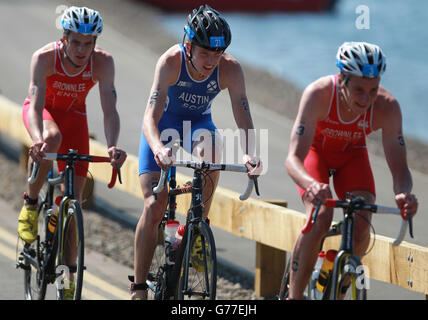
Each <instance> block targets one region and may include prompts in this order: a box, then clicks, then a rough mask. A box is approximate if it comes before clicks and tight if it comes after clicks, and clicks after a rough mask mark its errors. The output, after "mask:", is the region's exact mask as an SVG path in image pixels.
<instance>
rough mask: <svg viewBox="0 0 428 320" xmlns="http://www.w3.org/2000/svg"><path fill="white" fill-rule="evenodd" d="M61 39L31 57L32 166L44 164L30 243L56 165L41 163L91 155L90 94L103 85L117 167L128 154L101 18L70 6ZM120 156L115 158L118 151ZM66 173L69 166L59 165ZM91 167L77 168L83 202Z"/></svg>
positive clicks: (32, 189)
mask: <svg viewBox="0 0 428 320" xmlns="http://www.w3.org/2000/svg"><path fill="white" fill-rule="evenodd" d="M62 26H63V29H64V34H63V38H62V39H61V41H58V42H52V43H49V44H47V45H45V46H43V47H42V48H40V49H39V50H37V51H36V52H34V54H33V56H32V59H31V77H30V86H29V96H28V97H27V98H26V99H25V102H24V106H23V112H22V116H23V121H24V125H25V127H26V129H27V131H28V133H29V134H30V136H31V139H32V140H33V144H32V145H31V146H30V162H31V161H41V162H40V169H39V174H38V178H37V180H36V182H35V183H34V184H31V185H28V187H27V192H26V194H25V202H24V206H23V208H22V210H21V213H20V215H19V223H18V234H19V236H20V237H21V238H22V239H23V240H24V241H25V242H27V243H32V242H33V241H34V240H35V239H36V238H37V233H38V226H37V198H38V193H39V191H40V189H41V187H42V185H43V182H44V180H45V178H46V175H47V173H48V172H49V170H50V167H51V162H49V161H45V160H41V159H42V157H43V156H44V153H45V152H58V153H67V152H68V149H77V150H78V152H79V153H80V154H88V153H89V134H88V125H87V118H86V104H85V100H86V96H87V94H88V92H89V90H90V89H91V88H92V87H93V86H94V85H95V84H96V83H97V82H98V85H99V89H100V99H101V107H102V110H103V114H104V128H105V130H104V131H105V135H106V140H107V146H108V154H109V155H110V158H111V159H112V164H119V165H122V163H123V162H124V161H125V159H126V152H125V151H123V150H122V149H120V148H118V147H117V140H118V137H119V130H120V120H119V114H118V112H117V110H116V90H115V87H114V63H113V58H112V56H111V55H110V54H108V53H107V52H106V51H104V50H102V49H101V48H100V47H98V46H96V44H95V43H96V39H97V36H98V35H100V34H101V32H102V29H103V22H102V18H101V16H100V14H99V13H98V12H97V11H95V10H92V9H89V8H86V7H70V8H68V9H66V10H65V12H64V14H63V16H62ZM118 151H119V152H120V157H119V158H118V159H115V157H116V156H115V155H116V153H117V152H118ZM58 167H59V170H60V171H63V170H64V167H65V165H64V163H58ZM87 168H88V163H87V162H84V163H78V165H77V166H76V177H75V193H76V197H77V199H78V200H79V201H80V200H81V195H82V190H83V187H84V185H85V180H86V173H87Z"/></svg>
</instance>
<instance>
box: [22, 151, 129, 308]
mask: <svg viewBox="0 0 428 320" xmlns="http://www.w3.org/2000/svg"><path fill="white" fill-rule="evenodd" d="M116 156H119V154H118V155H116ZM44 159H46V160H52V161H64V162H65V163H66V167H65V170H64V171H63V172H61V173H60V174H59V175H55V174H54V170H51V171H50V172H49V174H48V176H47V178H46V181H45V183H44V186H43V187H42V189H41V191H40V192H39V197H38V203H39V204H38V209H37V213H38V216H39V220H41V228H39V230H41V232H39V235H38V236H37V239H36V241H34V242H33V243H32V244H28V243H25V244H24V248H23V250H22V251H21V252H20V254H19V257H18V261H17V263H16V267H17V268H22V269H23V270H24V285H25V298H26V299H27V300H44V299H45V296H46V289H47V285H48V284H53V283H55V284H56V298H57V300H64V299H65V298H67V299H68V298H70V299H73V300H80V299H81V293H82V284H83V271H84V269H85V266H84V232H83V216H82V210H81V207H80V204H79V202H78V201H77V200H76V195H75V193H74V171H75V168H74V167H75V166H76V165H78V163H77V162H78V161H86V162H110V158H109V157H100V156H93V155H80V154H78V153H77V150H69V152H68V153H67V154H60V153H45V157H44ZM39 166H40V163H39V162H34V163H33V164H32V172H31V176H30V177H29V179H28V182H29V183H30V184H31V183H34V182H35V180H36V178H37V174H38V171H39ZM117 176H119V181H120V183H122V182H121V176H120V169H119V166H116V167H113V171H112V177H111V181H110V183H109V185H108V187H109V188H113V186H114V184H115V182H116V178H117ZM60 184H64V187H65V190H64V193H63V194H61V195H60V196H57V197H55V194H56V193H57V191H56V189H58V188H57V187H58V186H59V185H60ZM56 208H58V209H56ZM56 210H57V211H56ZM52 227H53V228H55V229H54V232H52ZM70 257H73V258H71V259H70ZM74 258H75V259H74ZM67 259H69V260H75V263H73V264H70V263H69V261H67ZM67 262H68V263H67ZM71 278H74V279H73V280H72V281H71V280H70V279H71ZM66 289H68V291H67V295H68V297H66V296H65V293H66V291H65V290H66Z"/></svg>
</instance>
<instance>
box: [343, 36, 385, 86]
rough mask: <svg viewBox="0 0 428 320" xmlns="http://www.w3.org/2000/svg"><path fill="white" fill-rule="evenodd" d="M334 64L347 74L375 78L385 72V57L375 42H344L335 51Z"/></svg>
mask: <svg viewBox="0 0 428 320" xmlns="http://www.w3.org/2000/svg"><path fill="white" fill-rule="evenodd" d="M336 66H338V67H339V69H340V71H342V72H344V73H347V74H353V75H356V76H360V77H368V78H377V77H380V76H381V75H382V74H383V73H384V72H385V68H386V57H385V55H384V54H383V53H382V50H381V49H380V48H379V46H377V45H375V44H371V43H367V42H345V43H343V44H342V45H341V46H340V47H339V50H338V51H337V55H336Z"/></svg>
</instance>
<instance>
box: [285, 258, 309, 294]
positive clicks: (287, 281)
mask: <svg viewBox="0 0 428 320" xmlns="http://www.w3.org/2000/svg"><path fill="white" fill-rule="evenodd" d="M290 265H291V257H290V258H288V259H287V264H286V266H285V269H284V275H283V276H282V280H281V286H280V288H279V293H278V296H277V298H278V300H286V299H287V298H288V297H289V291H290ZM309 281H310V282H309V284H308V285H307V286H306V295H305V294H303V298H304V299H305V300H308V299H309V297H310V284H311V281H312V279H310V280H309Z"/></svg>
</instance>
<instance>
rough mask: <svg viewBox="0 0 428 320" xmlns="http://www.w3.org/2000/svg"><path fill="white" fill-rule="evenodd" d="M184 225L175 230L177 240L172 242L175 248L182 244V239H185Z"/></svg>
mask: <svg viewBox="0 0 428 320" xmlns="http://www.w3.org/2000/svg"><path fill="white" fill-rule="evenodd" d="M184 227H185V226H184V224H180V225H179V226H178V228H177V231H176V232H175V241H174V243H173V244H172V247H173V248H174V249H177V248H178V247H179V246H180V244H181V240H182V239H183V235H184Z"/></svg>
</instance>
